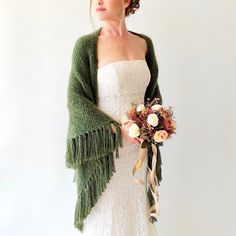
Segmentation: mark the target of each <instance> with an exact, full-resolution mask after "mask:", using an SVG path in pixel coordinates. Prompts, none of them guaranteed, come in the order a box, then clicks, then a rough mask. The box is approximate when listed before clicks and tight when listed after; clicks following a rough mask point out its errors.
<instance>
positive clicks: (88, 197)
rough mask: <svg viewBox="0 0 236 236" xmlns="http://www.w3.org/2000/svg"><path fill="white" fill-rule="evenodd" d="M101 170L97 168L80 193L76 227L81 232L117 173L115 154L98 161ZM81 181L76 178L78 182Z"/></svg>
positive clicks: (76, 210)
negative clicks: (86, 219)
mask: <svg viewBox="0 0 236 236" xmlns="http://www.w3.org/2000/svg"><path fill="white" fill-rule="evenodd" d="M98 161H99V162H100V163H99V164H98V166H99V168H96V169H95V171H94V172H93V173H92V175H91V176H90V178H89V179H88V181H87V184H86V186H85V187H84V188H83V190H82V192H80V193H78V197H77V202H76V206H75V214H74V226H75V228H77V229H79V230H80V231H81V232H82V231H83V228H84V222H83V221H84V219H85V218H86V217H87V215H88V214H89V213H90V212H91V209H92V207H93V206H94V205H95V203H96V202H97V200H98V198H99V196H100V195H101V194H102V192H104V190H105V189H106V186H107V183H108V182H109V180H110V178H111V176H112V175H113V173H114V172H116V169H115V164H114V158H113V152H111V153H109V154H107V155H106V156H104V157H103V158H101V159H99V160H98ZM77 181H79V180H78V177H76V182H77Z"/></svg>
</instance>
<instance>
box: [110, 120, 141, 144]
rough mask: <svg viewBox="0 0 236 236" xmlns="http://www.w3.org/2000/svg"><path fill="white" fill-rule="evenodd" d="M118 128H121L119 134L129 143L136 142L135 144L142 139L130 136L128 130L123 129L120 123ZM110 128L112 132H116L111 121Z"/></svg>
mask: <svg viewBox="0 0 236 236" xmlns="http://www.w3.org/2000/svg"><path fill="white" fill-rule="evenodd" d="M120 129H121V134H122V136H123V137H124V139H125V140H126V141H128V142H131V143H136V144H140V143H141V142H142V141H143V140H142V139H139V138H131V137H130V136H129V131H128V130H127V129H125V128H124V127H122V126H121V125H120ZM111 130H112V133H114V134H115V133H116V128H115V126H114V124H113V123H111Z"/></svg>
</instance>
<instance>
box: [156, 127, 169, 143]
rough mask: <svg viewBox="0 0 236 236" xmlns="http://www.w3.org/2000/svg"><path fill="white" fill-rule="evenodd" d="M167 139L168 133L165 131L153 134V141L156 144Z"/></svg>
mask: <svg viewBox="0 0 236 236" xmlns="http://www.w3.org/2000/svg"><path fill="white" fill-rule="evenodd" d="M167 137H168V133H167V132H166V131H165V130H158V131H156V132H155V134H154V137H153V138H154V140H155V141H156V142H158V143H160V142H163V141H164V140H166V139H167Z"/></svg>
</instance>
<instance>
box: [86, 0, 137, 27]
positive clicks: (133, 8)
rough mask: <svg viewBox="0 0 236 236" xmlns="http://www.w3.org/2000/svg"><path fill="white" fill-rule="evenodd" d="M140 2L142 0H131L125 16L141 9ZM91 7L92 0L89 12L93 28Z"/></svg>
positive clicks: (90, 4)
mask: <svg viewBox="0 0 236 236" xmlns="http://www.w3.org/2000/svg"><path fill="white" fill-rule="evenodd" d="M139 2H140V0H131V1H130V4H129V6H128V7H127V8H126V9H125V17H127V16H129V15H131V14H134V13H135V12H136V10H137V9H139V7H140V4H139ZM91 9H92V0H90V3H89V13H90V21H91V23H92V25H93V28H94V24H93V20H92V13H91Z"/></svg>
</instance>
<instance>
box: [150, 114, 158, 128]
mask: <svg viewBox="0 0 236 236" xmlns="http://www.w3.org/2000/svg"><path fill="white" fill-rule="evenodd" d="M147 122H148V123H149V124H150V125H152V126H157V125H158V122H159V119H158V116H157V115H156V114H149V115H148V117H147Z"/></svg>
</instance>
